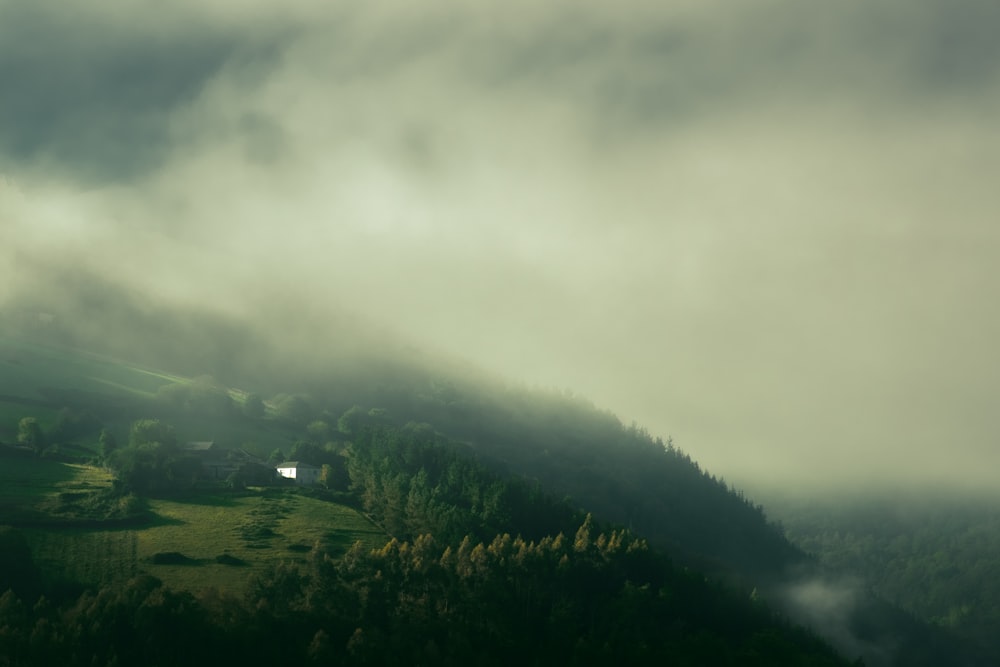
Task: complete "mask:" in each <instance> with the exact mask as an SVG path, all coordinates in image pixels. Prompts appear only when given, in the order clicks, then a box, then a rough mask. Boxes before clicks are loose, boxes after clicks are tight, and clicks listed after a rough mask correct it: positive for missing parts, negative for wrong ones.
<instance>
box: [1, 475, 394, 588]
mask: <svg viewBox="0 0 1000 667" xmlns="http://www.w3.org/2000/svg"><path fill="white" fill-rule="evenodd" d="M110 483H111V476H110V474H109V473H107V472H106V471H104V470H102V469H100V468H95V467H92V466H85V465H75V464H66V463H58V462H54V461H47V460H44V459H35V458H22V457H10V456H4V457H0V524H3V523H4V522H5V519H6V521H8V522H14V523H17V524H19V525H21V526H23V527H22V531H23V532H24V533H25V535H26V536H27V538H28V541H29V544H30V545H31V547H32V552H33V554H34V557H35V560H36V562H37V563H38V564H39V565H40V566H41V567H42V569H43V571H44V572H46V573H47V574H48V575H49V576H52V577H55V578H69V579H75V580H78V581H81V582H84V583H86V584H89V585H101V584H106V583H109V582H113V581H120V580H124V579H128V578H129V577H132V576H135V575H136V574H139V573H149V574H152V575H154V576H156V577H159V578H160V579H162V580H163V581H164V582H166V583H167V584H168V585H170V586H172V587H175V588H180V589H186V590H198V589H201V588H206V587H215V588H219V589H222V590H228V591H232V592H242V590H243V588H244V587H245V584H246V582H247V580H248V577H249V576H250V575H251V574H253V573H254V572H258V571H260V570H262V569H263V568H266V567H267V566H269V565H275V564H278V563H281V562H286V561H293V562H294V561H302V560H303V559H305V558H306V557H307V555H308V551H309V550H310V549H312V547H313V546H314V545H316V544H317V543H318V544H320V545H321V546H322V547H324V548H325V549H327V550H328V551H330V552H331V553H334V554H342V553H343V552H345V551H346V550H347V549H348V548H349V547H350V546H351V545H352V544H353V543H354V542H356V541H359V540H360V541H361V542H362V543H363V544H365V545H366V546H368V547H380V546H382V545H383V544H384V543H385V541H386V540H387V539H388V537H387V536H386V535H385V533H384V532H382V531H381V530H380V529H379V528H378V527H377V526H375V525H374V524H372V523H371V522H370V521H368V519H366V518H365V517H364V516H362V515H361V514H359V513H358V512H356V511H355V510H353V509H351V508H350V507H346V506H344V505H338V504H335V503H330V502H326V501H323V500H319V499H316V498H311V497H308V496H305V495H301V494H299V493H298V492H297V491H295V490H290V489H278V488H260V489H252V490H250V491H248V492H245V493H242V494H238V495H227V494H218V495H209V494H206V495H199V496H195V497H192V498H190V499H187V500H183V501H182V500H160V499H156V500H150V501H149V509H150V510H151V511H152V513H153V519H152V521H151V522H150V523H149V524H147V525H143V526H141V527H137V528H111V529H108V528H92V527H87V526H85V525H84V524H76V525H74V524H73V523H72V522H69V523H68V524H67V525H60V526H46V525H45V522H46V521H47V520H51V519H53V518H55V519H60V518H61V517H58V516H55V517H54V516H49V515H46V514H45V512H46V511H47V510H48V509H49V508H51V507H54V506H57V505H58V503H57V502H56V501H57V499H58V498H59V496H60V495H63V494H85V493H88V492H92V491H99V490H101V489H104V488H107V487H108V486H109V485H110ZM167 553H177V554H181V555H182V556H183V558H184V560H183V564H158V563H156V562H155V560H156V556H157V554H167ZM220 556H221V557H223V559H222V560H223V561H226V562H218V560H217V559H218V558H219V557H220Z"/></svg>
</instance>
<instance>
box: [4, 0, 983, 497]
mask: <svg viewBox="0 0 1000 667" xmlns="http://www.w3.org/2000/svg"><path fill="white" fill-rule="evenodd" d="M157 7H158V9H157V12H154V13H153V14H150V13H149V10H150V8H149V7H144V6H141V5H133V4H131V3H121V2H113V1H110V0H105V1H103V2H95V3H88V5H87V6H86V7H81V8H77V9H75V10H73V12H66V13H62V14H54V13H52V12H44V11H42V10H41V9H38V8H35V7H34V5H31V4H29V3H25V2H20V1H18V0H8V1H6V2H0V26H2V27H0V63H3V64H4V67H3V68H0V85H2V88H3V89H4V90H6V91H13V95H11V96H5V100H14V102H13V103H10V102H7V103H5V104H3V105H0V128H2V129H0V171H2V172H3V175H4V178H3V180H2V181H0V278H2V280H0V299H8V300H9V299H13V298H15V297H17V298H18V299H20V298H22V297H24V296H25V295H30V293H31V292H32V290H33V289H34V288H35V286H36V285H38V284H40V282H41V277H40V276H41V274H39V273H38V272H44V271H45V269H44V267H51V266H70V267H74V268H76V269H78V270H81V271H83V270H85V271H89V272H92V273H93V274H95V275H98V276H100V277H101V278H102V279H104V280H107V281H109V282H110V283H117V284H128V285H129V286H130V289H133V290H135V291H136V292H137V293H139V294H142V295H144V298H146V299H147V300H148V302H149V303H150V304H155V303H157V302H162V303H165V304H171V305H180V306H183V305H185V304H186V305H190V306H192V307H213V308H214V307H217V308H221V309H223V310H224V311H226V312H231V313H234V314H238V315H241V316H243V317H246V318H249V319H250V321H252V322H256V323H257V326H260V327H267V326H269V323H268V322H267V321H266V318H261V317H260V315H259V312H260V309H259V303H260V299H261V298H262V297H264V296H270V298H274V299H279V300H282V301H284V302H286V303H288V302H297V303H301V304H302V308H303V309H305V310H307V311H308V312H309V313H310V317H309V319H310V321H313V322H320V323H322V322H326V321H330V317H333V316H334V315H336V316H341V317H342V316H343V315H344V314H345V313H347V314H350V317H356V318H357V319H359V320H363V321H365V322H370V323H372V325H373V326H378V327H383V328H389V329H393V330H395V331H397V332H399V334H400V335H401V336H404V337H406V338H409V339H410V340H412V341H413V342H414V344H415V345H418V346H420V347H424V348H426V349H434V350H437V351H444V352H448V353H452V354H455V355H458V356H461V357H465V358H468V359H472V360H474V361H475V362H476V363H479V364H481V365H483V366H484V367H486V368H489V369H491V370H494V371H498V372H500V373H503V374H505V375H506V376H508V377H512V378H515V379H519V380H520V379H523V380H526V381H528V382H533V383H540V384H544V385H555V386H560V387H562V386H567V387H571V388H573V389H574V390H577V391H579V392H581V393H583V394H586V395H588V396H590V397H591V398H593V399H594V400H595V401H596V402H598V403H599V404H601V405H604V406H607V407H610V408H612V409H614V410H615V411H617V412H618V413H619V414H621V416H622V417H623V418H624V419H625V420H626V421H629V420H631V419H633V418H635V419H638V420H639V421H641V422H642V423H644V424H646V425H648V426H649V428H650V429H651V430H652V431H654V432H656V433H661V434H664V435H666V434H673V435H674V436H675V438H676V440H677V442H678V443H679V444H680V445H681V446H682V447H684V448H685V449H686V450H687V451H689V452H690V453H691V454H692V455H693V456H695V457H696V458H697V459H699V460H700V461H702V462H703V463H704V464H706V465H707V466H708V467H709V468H710V469H711V470H713V471H714V472H718V473H720V474H724V475H725V476H726V478H727V479H731V480H734V481H739V480H740V478H741V477H742V478H745V479H751V478H752V479H754V480H759V479H771V480H777V481H782V480H789V479H793V478H794V479H814V480H822V479H831V478H840V477H843V476H851V477H854V478H857V477H858V476H862V477H864V476H870V477H872V478H873V479H878V478H885V477H891V478H896V479H906V480H927V479H935V480H945V481H948V482H975V483H982V484H986V483H989V482H990V481H992V477H991V476H990V473H989V471H990V470H995V469H996V466H995V465H991V464H995V463H1000V460H998V459H997V456H998V455H997V453H996V451H995V449H996V448H995V447H994V446H993V441H992V439H993V434H994V433H995V428H994V426H995V425H994V423H993V420H992V418H991V417H990V414H991V411H990V409H989V407H990V406H989V405H988V397H989V395H990V391H991V388H992V384H993V378H994V377H995V375H996V370H997V367H998V365H1000V364H998V362H1000V357H998V354H997V352H996V350H995V345H994V344H993V341H995V340H996V337H997V336H996V334H997V333H998V330H1000V316H998V315H997V313H996V309H995V308H994V307H993V306H992V302H993V300H994V296H995V294H996V290H997V287H1000V285H998V282H1000V281H998V274H997V271H996V269H995V268H994V266H993V265H994V264H995V262H994V261H993V259H992V258H993V256H994V254H995V252H994V251H995V249H996V247H997V243H998V240H1000V239H998V238H997V236H998V232H997V231H996V226H995V224H994V223H993V220H992V218H993V217H994V211H995V209H996V204H997V201H996V196H995V186H994V183H993V180H994V178H993V174H995V173H996V171H997V168H998V167H1000V135H998V133H997V132H996V130H995V128H994V126H995V123H994V122H993V120H992V119H993V118H995V116H996V111H997V110H998V109H997V107H998V98H997V96H996V94H994V93H992V92H991V91H993V90H1000V86H997V85H995V84H996V83H998V78H1000V69H998V65H997V63H998V62H1000V58H998V57H997V56H1000V53H997V51H998V50H1000V45H998V43H997V42H996V40H994V39H993V38H992V35H991V34H990V31H989V29H988V26H991V25H995V24H996V18H997V16H996V14H997V11H998V10H997V9H996V8H995V7H994V5H993V4H992V3H985V2H974V3H965V4H963V7H962V9H961V10H956V9H954V8H953V7H948V6H947V5H946V3H943V2H935V1H931V0H921V1H919V2H916V3H914V2H905V3H904V2H892V3H889V5H882V6H879V7H867V6H861V5H849V6H848V5H837V6H829V7H823V8H815V7H808V8H807V7H805V6H802V5H800V4H799V3H789V2H779V1H774V2H769V1H764V0H761V1H758V2H753V3H748V4H741V6H740V7H739V8H733V7H730V6H725V5H723V4H722V3H703V2H702V3H672V4H671V7H670V8H662V7H653V6H647V5H644V4H642V3H635V5H634V6H631V7H629V8H628V10H625V9H621V8H616V9H614V10H612V9H611V8H608V7H604V6H602V5H601V4H600V3H596V2H594V3H572V4H570V3H554V4H553V3H550V4H547V5H546V6H545V7H538V6H536V5H535V4H531V3H517V2H515V3H504V4H503V6H499V5H498V6H486V5H480V6H477V7H476V8H470V7H463V8H456V7H454V6H452V5H450V4H448V3H438V4H432V5H429V6H422V7H421V9H420V11H419V12H418V11H415V10H414V9H413V8H410V7H408V6H407V5H405V4H404V3H388V4H380V5H379V7H378V8H374V7H368V6H349V5H342V6H339V7H331V6H329V5H328V4H327V3H313V2H308V1H305V0H303V1H301V2H296V3H292V4H291V5H289V6H288V7H283V8H282V11H281V12H277V11H275V10H274V9H273V8H271V7H269V6H268V4H267V3H259V4H255V3H251V4H242V3H241V4H240V5H239V6H236V5H234V4H233V3H228V2H222V1H216V2H208V3H193V2H173V3H169V6H168V7H160V6H157ZM325 314H330V317H327V315H325ZM322 335H323V334H322V333H318V334H317V337H320V338H321V337H322ZM945 443H946V444H945Z"/></svg>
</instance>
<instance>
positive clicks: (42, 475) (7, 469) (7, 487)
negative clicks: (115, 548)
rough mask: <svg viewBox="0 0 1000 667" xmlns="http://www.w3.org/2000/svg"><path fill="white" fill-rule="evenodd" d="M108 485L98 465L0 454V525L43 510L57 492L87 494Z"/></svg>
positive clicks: (108, 482)
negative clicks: (5, 521)
mask: <svg viewBox="0 0 1000 667" xmlns="http://www.w3.org/2000/svg"><path fill="white" fill-rule="evenodd" d="M110 485H111V474H110V473H109V472H107V471H106V470H103V469H101V468H95V467H93V466H86V465H78V464H71V463H59V462H56V461H48V460H45V459H36V458H30V457H29V458H24V457H19V456H0V524H2V523H4V519H5V518H6V519H7V520H8V521H11V520H13V519H15V518H16V519H22V518H24V517H25V516H29V515H31V514H32V513H35V512H38V511H44V507H45V506H46V505H48V504H51V501H52V500H53V499H55V498H56V497H57V496H59V494H63V493H87V492H90V491H98V490H101V489H104V488H107V487H109V486H110Z"/></svg>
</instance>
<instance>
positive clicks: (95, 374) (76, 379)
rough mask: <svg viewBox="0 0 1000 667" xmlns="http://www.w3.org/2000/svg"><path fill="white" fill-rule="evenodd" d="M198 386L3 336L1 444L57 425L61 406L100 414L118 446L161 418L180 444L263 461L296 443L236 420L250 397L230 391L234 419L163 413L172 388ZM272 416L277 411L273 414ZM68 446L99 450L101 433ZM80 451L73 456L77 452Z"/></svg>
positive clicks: (270, 426)
mask: <svg viewBox="0 0 1000 667" xmlns="http://www.w3.org/2000/svg"><path fill="white" fill-rule="evenodd" d="M193 382H195V380H193V379H191V378H185V377H181V376H178V375H173V374H170V373H166V372H162V371H157V370H152V369H147V368H142V367H139V366H136V365H134V364H130V363H128V362H124V361H121V360H117V359H110V358H106V357H102V356H99V355H95V354H91V353H88V352H83V351H80V350H70V349H63V348H57V347H48V346H39V345H35V344H32V343H30V342H26V341H22V340H12V339H8V338H2V337H0V442H8V443H9V442H14V441H15V439H16V437H17V424H18V422H19V421H20V419H21V418H23V417H35V418H37V419H38V420H39V422H40V423H41V425H42V428H43V430H44V431H46V432H47V431H49V430H50V429H52V428H53V427H54V426H55V423H56V417H57V415H58V413H59V411H60V409H61V408H63V407H70V408H83V409H88V410H92V411H94V412H96V413H97V414H99V415H100V418H101V421H102V422H103V425H104V426H105V427H106V428H108V429H109V430H111V431H112V432H113V433H114V434H115V436H116V437H117V438H118V440H119V442H124V441H126V440H127V438H128V431H129V425H130V424H131V422H132V421H134V420H136V419H143V418H150V417H156V418H162V419H164V420H165V421H167V422H168V423H170V424H171V425H172V426H174V428H175V430H176V432H177V437H178V439H179V440H180V441H181V442H183V441H187V440H214V441H216V442H218V443H219V444H221V445H223V446H226V447H243V448H246V449H247V450H248V451H250V452H251V453H253V454H256V455H258V456H261V457H262V458H266V457H267V456H268V454H270V453H271V451H273V450H274V449H275V448H283V449H287V448H288V447H289V446H290V444H291V443H292V442H293V441H294V440H295V439H296V437H298V436H299V434H298V433H297V432H296V431H295V429H293V428H291V427H289V426H288V425H287V424H286V423H284V422H282V421H280V420H276V419H273V418H271V419H263V420H250V419H246V418H244V417H242V416H241V415H240V414H239V406H241V405H242V404H243V401H244V400H245V399H246V396H247V394H246V392H245V391H243V390H241V389H234V388H230V389H229V390H228V393H229V395H230V397H231V398H232V399H233V401H234V405H235V406H236V407H237V410H236V412H235V413H234V414H232V415H212V414H203V413H198V412H193V411H179V412H178V411H173V412H170V413H169V414H160V413H161V412H163V409H162V406H159V405H158V404H157V402H156V401H155V400H154V399H156V397H157V395H158V392H159V391H160V390H161V389H163V388H164V387H166V386H168V385H174V384H181V385H188V384H191V383H193ZM268 414H269V415H270V416H271V417H273V409H270V408H269V409H268ZM59 444H60V445H61V446H63V447H64V449H65V446H67V445H69V446H70V448H71V449H70V450H69V451H72V452H73V453H75V454H78V455H82V456H86V455H87V451H88V450H90V451H96V448H97V432H96V431H95V432H94V433H91V434H89V435H87V436H84V437H81V438H78V439H77V441H75V442H73V443H62V442H61V443H59ZM73 447H75V449H73Z"/></svg>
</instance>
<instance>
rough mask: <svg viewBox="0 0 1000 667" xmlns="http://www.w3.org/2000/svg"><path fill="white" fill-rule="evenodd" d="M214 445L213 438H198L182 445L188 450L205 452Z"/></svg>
mask: <svg viewBox="0 0 1000 667" xmlns="http://www.w3.org/2000/svg"><path fill="white" fill-rule="evenodd" d="M214 446H215V440H198V441H194V442H189V443H187V444H185V445H184V449H186V450H188V451H189V452H207V451H208V450H210V449H211V448H212V447H214Z"/></svg>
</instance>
